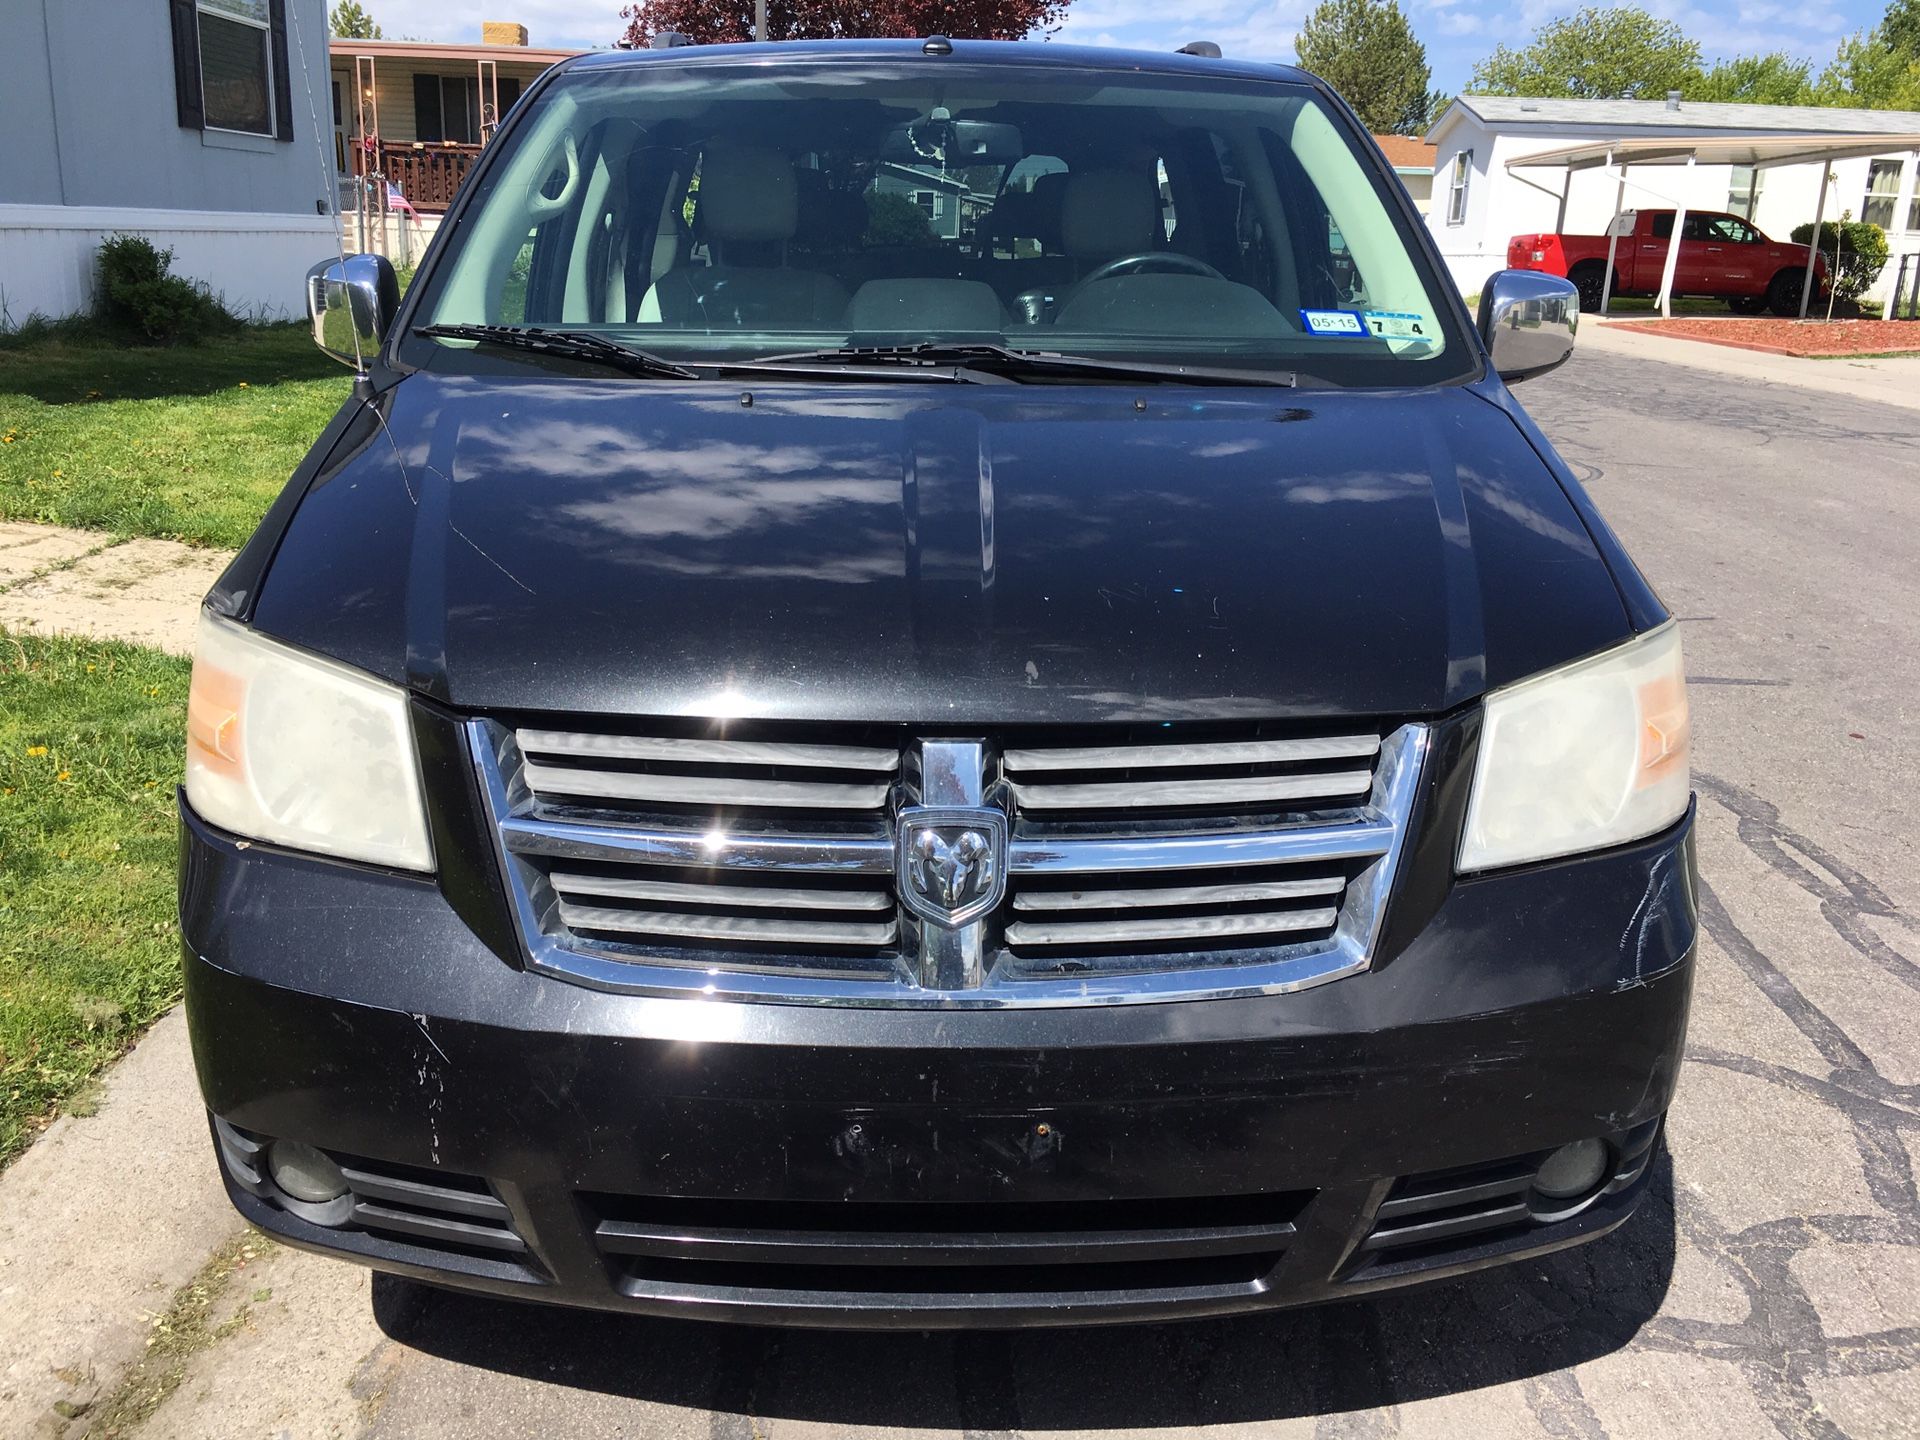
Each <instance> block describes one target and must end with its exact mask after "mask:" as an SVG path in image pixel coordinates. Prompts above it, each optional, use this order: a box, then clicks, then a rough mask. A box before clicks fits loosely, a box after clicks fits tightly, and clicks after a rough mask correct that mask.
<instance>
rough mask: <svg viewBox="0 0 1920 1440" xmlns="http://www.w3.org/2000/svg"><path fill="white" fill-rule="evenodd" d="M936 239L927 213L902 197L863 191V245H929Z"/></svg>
mask: <svg viewBox="0 0 1920 1440" xmlns="http://www.w3.org/2000/svg"><path fill="white" fill-rule="evenodd" d="M936 238H937V237H936V236H935V235H934V233H933V226H932V225H931V224H929V223H928V221H927V212H926V211H924V210H922V209H921V208H920V207H919V206H918V205H916V204H914V203H913V201H912V200H911V199H909V198H908V197H907V196H905V195H893V194H889V193H887V192H885V191H881V190H869V191H867V232H866V234H865V235H864V236H863V237H862V241H861V243H863V244H866V245H931V244H933V243H934V241H935V239H936Z"/></svg>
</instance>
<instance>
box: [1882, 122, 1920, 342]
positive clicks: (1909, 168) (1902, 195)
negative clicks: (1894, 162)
mask: <svg viewBox="0 0 1920 1440" xmlns="http://www.w3.org/2000/svg"><path fill="white" fill-rule="evenodd" d="M1916 171H1920V150H1916V151H1914V152H1913V153H1912V154H1911V155H1909V156H1907V158H1906V160H1905V162H1904V163H1903V164H1902V165H1901V166H1900V192H1899V194H1897V195H1896V196H1895V197H1894V201H1893V217H1892V218H1893V222H1894V224H1893V225H1889V226H1888V227H1887V233H1888V234H1893V233H1895V230H1894V226H1896V225H1897V226H1898V227H1899V229H1900V231H1901V232H1906V231H1908V230H1909V223H1908V222H1909V212H1911V211H1912V209H1913V192H1914V189H1915V185H1916V181H1917V180H1920V176H1916V174H1915V172H1916ZM1895 258H1896V257H1894V256H1889V257H1888V259H1889V260H1893V259H1895ZM1902 258H1903V257H1902ZM1893 273H1894V276H1895V280H1894V283H1893V284H1892V285H1889V286H1888V287H1887V298H1886V299H1885V300H1882V301H1881V302H1880V318H1881V319H1882V320H1891V319H1892V318H1893V302H1894V301H1895V300H1896V299H1898V298H1899V295H1900V282H1899V278H1898V277H1899V275H1900V270H1899V268H1898V267H1897V266H1896V267H1895V269H1894V272H1893Z"/></svg>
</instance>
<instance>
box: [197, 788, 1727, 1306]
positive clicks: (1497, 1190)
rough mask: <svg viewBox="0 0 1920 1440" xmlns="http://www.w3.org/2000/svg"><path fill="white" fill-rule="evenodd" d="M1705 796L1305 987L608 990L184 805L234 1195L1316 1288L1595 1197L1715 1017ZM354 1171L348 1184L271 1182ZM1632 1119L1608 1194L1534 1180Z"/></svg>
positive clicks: (974, 1266)
mask: <svg viewBox="0 0 1920 1440" xmlns="http://www.w3.org/2000/svg"><path fill="white" fill-rule="evenodd" d="M1691 827H1692V817H1691V815H1689V816H1688V817H1687V819H1686V820H1685V821H1683V822H1682V823H1681V824H1680V825H1679V826H1677V827H1675V828H1674V829H1673V830H1672V831H1670V832H1668V833H1666V834H1664V835H1662V836H1658V837H1655V838H1654V839H1652V840H1649V841H1646V842H1643V843H1641V844H1638V845H1634V846H1629V847H1625V848H1623V849H1620V850H1616V851H1612V852H1609V853H1607V854H1605V855H1601V856H1594V857H1587V858H1582V859H1578V860H1572V861H1566V862H1560V863H1555V864H1550V865H1542V866H1538V867H1534V868H1531V869H1528V870H1524V871H1520V872H1515V873H1510V874H1504V875H1499V876H1493V877H1485V878H1479V879H1473V880H1466V881H1457V882H1454V883H1452V884H1451V885H1449V886H1446V887H1445V888H1444V894H1442V895H1437V896H1435V897H1433V898H1432V900H1431V904H1432V912H1431V916H1430V918H1429V919H1428V920H1427V921H1426V923H1425V924H1424V925H1423V926H1421V927H1420V928H1419V930H1418V931H1417V933H1415V934H1413V935H1412V936H1411V937H1410V938H1409V939H1407V940H1406V943H1404V944H1403V945H1400V946H1399V947H1398V948H1396V949H1395V950H1394V951H1393V953H1391V955H1390V956H1388V957H1386V958H1384V959H1382V960H1380V961H1377V962H1376V966H1375V968H1374V969H1373V970H1371V971H1369V972H1367V973H1365V974H1361V975H1357V976H1354V977H1351V978H1349V979H1346V980H1342V981H1339V982H1336V983H1334V984H1330V985H1326V986H1322V987H1320V988H1318V989H1314V990H1309V991H1305V992H1301V993H1297V994H1291V995H1279V996H1271V997H1262V998H1252V999H1234V1000H1213V1001H1196V1002H1189V1003H1182V1004H1165V1005H1133V1006H1120V1007H1114V1008H1089V1009H1068V1010H1039V1011H1027V1012H963V1011H955V1012H943V1011H933V1010H853V1009H837V1008H831V1007H821V1008H816V1007H804V1006H790V1005H779V1004H755V1003H746V1004H736V1003H717V1002H716V1003H709V1002H703V1001H697V1000H681V999H658V998H652V997H646V996H631V995H613V994H606V993H601V992H597V991H591V990H586V989H583V988H580V987H578V986H575V985H571V984H568V983H565V982H563V981H559V980H555V979H552V978H548V977H544V976H541V975H538V974H534V973H530V972H528V971H526V970H523V969H520V968H517V967H516V966H515V965H513V964H510V963H508V962H507V961H506V960H503V959H502V958H501V956H500V955H499V954H497V953H496V952H495V950H494V949H489V948H488V946H487V945H486V944H485V943H483V941H482V939H481V937H480V936H479V935H477V934H476V933H475V931H474V929H473V928H472V927H470V926H469V924H468V923H467V922H466V920H465V919H463V918H462V910H461V907H460V906H458V905H456V904H453V903H449V900H448V898H447V897H446V896H445V895H444V894H443V893H442V886H443V885H444V884H446V883H447V882H446V879H445V877H443V879H442V881H441V882H440V883H436V882H434V881H431V880H423V879H420V878H417V877H405V876H398V875H393V874H387V873H382V872H378V871H374V870H370V869H367V868H364V867H359V866H352V865H345V864H339V863H334V862H329V861H325V860H320V859H315V858H312V857H307V856H298V855H290V854H285V853H278V852H274V851H272V850H271V849H269V848H267V847H262V846H258V845H245V844H243V843H236V842H235V841H234V840H232V839H231V838H230V837H227V836H224V835H222V834H220V833H218V832H216V831H213V830H212V829H210V828H209V827H208V826H206V825H205V824H204V823H203V822H202V821H200V820H199V819H198V818H197V817H196V816H194V815H193V814H192V813H191V812H190V811H187V810H186V809H185V808H184V805H183V810H182V874H181V921H182V930H183V938H184V949H185V963H186V976H187V1003H188V1014H189V1019H190V1022H191V1026H192V1033H193V1046H194V1055H195V1062H196V1065H197V1067H198V1070H199V1076H200V1083H201V1087H202V1090H203V1092H204V1094H205V1097H206V1101H207V1105H208V1108H209V1110H210V1111H211V1112H212V1114H213V1115H214V1116H215V1117H217V1120H216V1124H215V1138H216V1148H217V1149H218V1151H219V1153H220V1154H221V1156H222V1165H223V1171H224V1173H225V1177H226V1182H227V1186H228V1191H229V1194H230V1195H231V1196H232V1197H233V1200H234V1203H235V1204H236V1205H237V1206H238V1207H239V1208H240V1210H241V1211H242V1212H243V1213H245V1214H246V1215H247V1216H248V1217H249V1218H250V1219H252V1220H254V1221H255V1222H256V1223H258V1224H259V1225H261V1226H262V1227H263V1228H265V1229H267V1230H269V1231H271V1232H273V1233H274V1234H276V1235H278V1236H281V1237H282V1238H284V1239H286V1240H288V1241H290V1242H292V1243H294V1244H298V1245H305V1246H310V1247H313V1248H316V1249H324V1250H328V1251H332V1252H336V1253H342V1254H346V1255H349V1256H351V1257H353V1258H358V1259H360V1260H362V1261H364V1262H367V1263H370V1264H373V1265H375V1266H378V1267H380V1268H382V1269H386V1270H391V1271H395V1272H398V1273H402V1274H407V1275H412V1276H416V1277H420V1278H425V1279H430V1280H434V1281H437V1282H443V1283H454V1284H463V1285H468V1286H472V1287H475V1288H479V1289H484V1290H490V1291H493V1292H495V1293H499V1294H505V1295H511V1296H515V1297H517V1298H524V1299H539V1300H550V1301H557V1302H563V1303H568V1304H577V1305H587V1306H598V1307H603V1308H608V1309H621V1310H632V1311H645V1312H653V1313H666V1314H680V1315H696V1316H701V1317H706V1318H717V1319H734V1320H745V1321H753V1322H774V1323H793V1324H819V1325H876V1326H881V1325H892V1324H897V1323H906V1324H911V1325H913V1326H916V1327H919V1328H929V1327H936V1326H958V1325H1019V1324H1045V1323H1052V1324H1061V1323H1087V1322H1093V1321H1114V1320H1139V1319H1152V1318H1160V1317H1165V1316H1169V1315H1207V1314H1217V1313H1224V1312H1228V1311H1233V1310H1239V1309H1248V1308H1258V1307H1262V1306H1274V1305H1287V1304H1299V1303H1306V1302H1312V1301H1319V1300H1326V1299H1332V1298H1337V1297H1341V1296H1347V1295H1353V1294H1359V1293H1364V1292H1366V1291H1369V1290H1373V1289H1378V1288H1383V1287H1386V1286H1390V1285H1396V1284H1402V1283H1407V1282H1410V1281H1413V1280H1419V1279H1428V1278H1434V1277H1437V1276H1442V1275H1450V1274H1459V1273H1462V1272H1465V1271H1469V1270H1474V1269H1478V1268H1481V1267H1484V1266H1486V1265H1490V1264H1496V1263H1500V1262H1501V1261H1505V1260H1512V1259H1517V1258H1521V1257H1523V1256H1528V1255H1533V1254H1538V1253H1541V1252H1544V1251H1547V1250H1552V1249H1557V1248H1560V1247H1563V1246H1565V1245H1569V1244H1574V1243H1577V1242H1579V1241H1581V1240H1584V1239H1591V1238H1593V1237H1595V1236H1597V1235H1600V1234H1603V1233H1605V1232H1606V1231H1607V1230H1610V1229H1611V1228H1613V1227H1614V1226H1616V1225H1618V1224H1619V1223H1620V1222H1621V1221H1623V1220H1624V1219H1625V1218H1626V1216H1627V1215H1628V1214H1629V1213H1631V1211H1632V1209H1633V1207H1634V1205H1635V1204H1636V1203H1637V1201H1638V1199H1639V1197H1640V1195H1641V1193H1642V1192H1643V1190H1644V1189H1645V1187H1646V1185H1647V1183H1648V1177H1649V1175H1650V1173H1651V1164H1650V1159H1651V1156H1652V1154H1653V1145H1654V1140H1655V1135H1656V1132H1657V1127H1658V1123H1659V1120H1660V1117H1661V1116H1662V1115H1663V1114H1664V1112H1665V1110H1666V1107H1667V1104H1668V1102H1669V1099H1670V1097H1671V1094H1672V1090H1673V1085H1674V1079H1675V1074H1676V1072H1677V1069H1678V1065H1679V1060H1680V1053H1681V1047H1682V1042H1683V1039H1684V1034H1685V1028H1686V1017H1687V1007H1688V998H1689V993H1690V989H1691V984H1692V956H1693V946H1694V936H1695V930H1696V915H1695V910H1694V887H1693V851H1692V829H1691ZM271 1138H284V1139H289V1140H297V1141H301V1142H304V1143H306V1144H309V1145H314V1146H317V1147H320V1148H321V1149H323V1150H325V1151H327V1152H329V1153H330V1154H332V1155H334V1156H335V1157H337V1158H339V1159H340V1160H341V1161H342V1163H343V1164H344V1165H345V1166H346V1167H347V1170H348V1174H349V1180H350V1183H351V1184H352V1186H353V1192H352V1193H353V1203H352V1206H351V1218H350V1219H349V1220H348V1221H347V1223H345V1224H327V1223H317V1222H316V1219H315V1212H314V1211H313V1210H312V1209H311V1208H310V1207H301V1206H299V1205H297V1204H295V1205H289V1204H288V1203H286V1201H285V1197H284V1196H282V1195H280V1194H279V1192H278V1191H277V1190H276V1188H275V1187H274V1185H273V1184H272V1183H271V1181H270V1180H268V1179H267V1178H266V1176H267V1172H266V1167H265V1164H264V1156H263V1152H262V1151H261V1149H260V1147H261V1146H262V1145H263V1144H264V1143H265V1141H266V1140H268V1139H271ZM1591 1138H1598V1139H1602V1140H1604V1141H1606V1142H1607V1144H1608V1146H1609V1158H1608V1166H1607V1175H1606V1178H1605V1179H1604V1180H1603V1181H1602V1182H1601V1183H1600V1185H1599V1186H1598V1187H1596V1193H1594V1194H1593V1195H1592V1196H1591V1198H1590V1199H1588V1200H1586V1201H1585V1202H1584V1203H1582V1204H1579V1205H1576V1206H1572V1207H1568V1206H1564V1205H1562V1206H1558V1207H1556V1206H1555V1205H1552V1204H1549V1203H1547V1202H1544V1201H1543V1200H1541V1198H1540V1197H1539V1196H1538V1195H1537V1194H1535V1193H1534V1192H1532V1191H1531V1190H1530V1188H1529V1185H1530V1177H1531V1174H1532V1170H1533V1168H1534V1167H1536V1166H1537V1165H1538V1163H1539V1161H1540V1160H1541V1159H1542V1158H1543V1157H1544V1155H1545V1154H1546V1153H1547V1152H1549V1151H1551V1150H1553V1149H1554V1148H1555V1147H1558V1146H1561V1145H1564V1144H1567V1143H1569V1142H1573V1141H1579V1140H1585V1139H1591Z"/></svg>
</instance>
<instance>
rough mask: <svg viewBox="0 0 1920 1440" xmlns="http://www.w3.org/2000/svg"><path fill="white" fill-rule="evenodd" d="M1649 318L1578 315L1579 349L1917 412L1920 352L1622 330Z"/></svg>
mask: <svg viewBox="0 0 1920 1440" xmlns="http://www.w3.org/2000/svg"><path fill="white" fill-rule="evenodd" d="M1647 318H1648V317H1647V316H1645V315H1618V316H1615V317H1613V318H1612V319H1609V320H1602V319H1601V318H1600V317H1599V316H1598V315H1582V316H1581V317H1580V338H1579V342H1578V346H1577V349H1578V350H1590V351H1592V352H1593V353H1595V354H1598V355H1617V356H1620V357H1622V358H1624V359H1636V360H1651V361H1658V362H1659V363H1661V364H1663V365H1684V366H1686V367H1687V368H1688V369H1689V370H1707V371H1711V372H1712V373H1714V374H1716V375H1724V376H1726V377H1727V378H1728V379H1730V380H1740V381H1748V382H1758V383H1760V384H1764V385H1791V386H1794V387H1795V388H1797V389H1801V390H1817V391H1820V392H1821V393H1823V394H1828V395H1846V396H1850V397H1852V398H1853V399H1855V400H1872V401H1875V402H1876V403H1878V404H1881V405H1897V406H1899V407H1901V408H1902V409H1905V410H1920V356H1904V357H1901V358H1898V359H1890V360H1866V359H1862V360H1804V359H1801V358H1799V357H1797V356H1793V355H1766V354H1762V353H1761V352H1759V351H1757V350H1736V349H1734V348H1732V347H1731V346H1726V345H1714V344H1710V343H1709V342H1707V341H1704V340H1681V339H1676V338H1674V337H1672V336H1667V335H1646V334H1642V333H1640V332H1638V331H1634V330H1624V329H1621V328H1620V327H1621V326H1622V325H1629V324H1634V323H1639V322H1644V321H1645V320H1646V319H1647ZM1913 339H1914V345H1915V347H1916V348H1920V322H1916V323H1915V324H1914V327H1913Z"/></svg>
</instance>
